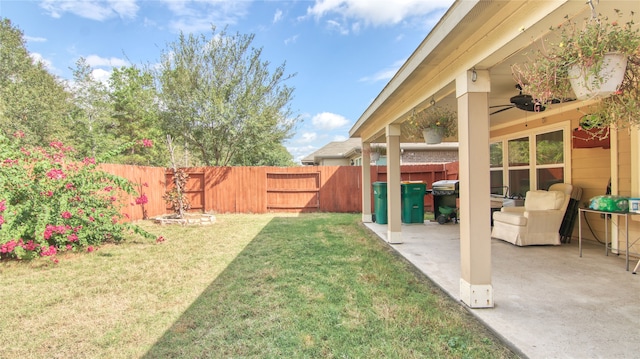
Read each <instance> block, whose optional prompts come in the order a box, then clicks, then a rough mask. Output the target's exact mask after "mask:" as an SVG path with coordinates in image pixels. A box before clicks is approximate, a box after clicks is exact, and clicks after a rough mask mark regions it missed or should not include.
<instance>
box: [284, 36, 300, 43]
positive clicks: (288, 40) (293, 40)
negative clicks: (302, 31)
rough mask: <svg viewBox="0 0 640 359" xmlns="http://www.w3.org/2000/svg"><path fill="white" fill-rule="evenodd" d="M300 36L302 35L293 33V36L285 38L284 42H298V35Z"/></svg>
mask: <svg viewBox="0 0 640 359" xmlns="http://www.w3.org/2000/svg"><path fill="white" fill-rule="evenodd" d="M299 36H300V35H293V36H291V37H290V38H287V39H285V40H284V44H285V45H289V44H295V43H296V41H298V37H299Z"/></svg>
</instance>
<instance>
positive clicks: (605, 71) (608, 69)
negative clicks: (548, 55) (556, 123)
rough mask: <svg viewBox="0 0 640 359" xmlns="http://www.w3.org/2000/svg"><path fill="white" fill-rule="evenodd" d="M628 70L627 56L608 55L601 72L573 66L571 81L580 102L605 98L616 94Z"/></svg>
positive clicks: (571, 68) (570, 71) (570, 69)
mask: <svg viewBox="0 0 640 359" xmlns="http://www.w3.org/2000/svg"><path fill="white" fill-rule="evenodd" d="M626 69H627V56H626V55H624V54H619V53H608V54H606V55H605V56H604V59H603V61H602V66H601V68H600V70H599V71H595V70H594V69H592V68H584V67H581V66H578V65H573V66H571V67H570V68H569V81H570V82H571V87H572V88H573V92H574V93H575V94H576V97H577V98H578V100H588V99H592V98H605V97H608V96H611V95H612V94H614V93H615V92H616V91H617V90H618V87H619V86H620V84H621V83H622V80H623V79H624V72H625V70H626Z"/></svg>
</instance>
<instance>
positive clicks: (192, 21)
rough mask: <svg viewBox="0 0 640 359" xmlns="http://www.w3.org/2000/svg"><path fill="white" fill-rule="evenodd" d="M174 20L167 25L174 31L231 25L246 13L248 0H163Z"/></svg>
mask: <svg viewBox="0 0 640 359" xmlns="http://www.w3.org/2000/svg"><path fill="white" fill-rule="evenodd" d="M164 3H165V4H166V5H167V7H168V8H169V10H170V11H171V12H172V13H173V15H174V17H175V18H176V19H175V20H172V21H171V22H170V23H169V27H170V28H171V29H173V30H174V31H175V32H180V31H182V32H184V33H197V32H202V31H207V30H211V26H212V25H216V26H217V27H218V28H222V27H224V25H232V24H235V23H237V22H238V19H240V18H243V17H244V16H246V15H247V13H248V9H249V6H250V5H251V2H250V1H199V0H181V1H177V0H164Z"/></svg>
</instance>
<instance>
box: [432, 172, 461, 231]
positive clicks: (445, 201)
mask: <svg viewBox="0 0 640 359" xmlns="http://www.w3.org/2000/svg"><path fill="white" fill-rule="evenodd" d="M431 194H432V195H433V217H434V218H435V219H436V221H438V223H440V224H445V223H447V222H449V221H453V222H454V223H458V208H457V207H458V206H457V204H456V200H457V199H458V197H459V195H460V187H459V181H458V180H441V181H436V182H433V183H432V184H431Z"/></svg>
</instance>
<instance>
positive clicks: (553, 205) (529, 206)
mask: <svg viewBox="0 0 640 359" xmlns="http://www.w3.org/2000/svg"><path fill="white" fill-rule="evenodd" d="M564 199H565V194H564V193H562V192H558V191H529V192H527V194H526V197H525V200H524V208H525V209H526V210H527V211H543V210H548V209H560V208H561V207H562V205H563V204H564Z"/></svg>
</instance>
